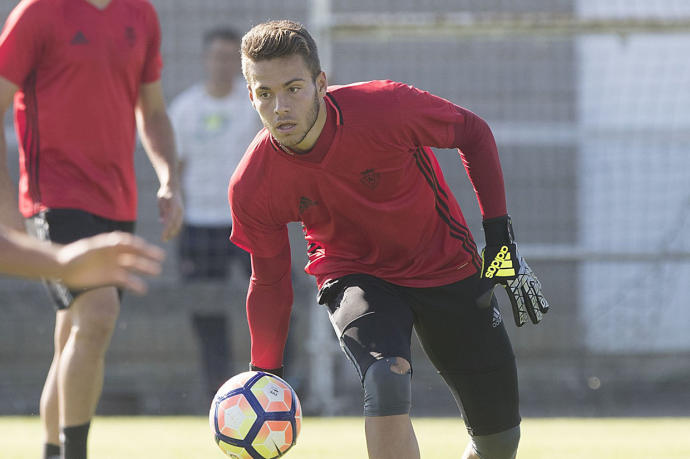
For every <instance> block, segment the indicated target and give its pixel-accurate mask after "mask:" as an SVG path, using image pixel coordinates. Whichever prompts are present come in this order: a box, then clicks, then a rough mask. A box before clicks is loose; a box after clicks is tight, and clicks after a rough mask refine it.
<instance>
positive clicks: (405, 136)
mask: <svg viewBox="0 0 690 459" xmlns="http://www.w3.org/2000/svg"><path fill="white" fill-rule="evenodd" d="M326 101H327V107H328V112H329V113H328V119H327V122H326V127H325V128H324V132H322V134H321V136H320V138H319V141H318V142H317V144H316V145H315V147H314V148H313V149H312V150H311V151H310V152H309V153H307V154H304V155H299V154H292V152H289V151H286V150H284V149H283V148H282V147H281V146H280V145H279V144H278V143H277V142H276V140H275V139H274V138H273V137H272V136H271V135H270V133H269V132H268V131H267V130H265V129H264V130H263V131H262V132H261V133H259V135H258V136H257V137H256V138H255V140H254V142H253V143H252V145H251V146H250V147H249V149H248V151H247V153H246V154H245V156H244V159H243V161H242V162H241V163H240V165H239V166H238V168H237V170H236V171H235V173H234V175H233V177H232V180H231V182H230V189H229V199H230V202H231V209H232V217H233V226H232V228H233V229H232V236H231V240H232V241H233V242H234V243H235V244H237V245H239V246H240V247H243V248H244V249H246V250H248V251H250V252H251V253H252V254H253V255H254V256H258V257H264V258H268V257H274V256H276V255H277V254H278V253H279V252H280V250H281V249H282V248H283V247H284V246H285V243H286V240H287V237H288V236H287V229H286V224H287V223H288V222H293V221H298V222H302V223H303V226H304V235H305V239H306V241H307V251H308V255H309V261H308V264H307V266H306V268H305V271H306V272H307V273H309V274H312V275H314V276H315V277H316V279H317V283H318V285H319V287H320V286H321V285H323V283H324V282H325V281H327V280H329V279H333V278H338V277H341V276H343V275H346V274H352V273H364V274H369V275H372V276H376V277H378V278H381V279H384V280H386V281H389V282H391V283H394V284H397V285H402V286H410V287H430V286H438V285H445V284H450V283H452V282H456V281H458V280H460V279H464V278H466V277H468V276H470V275H472V274H473V273H475V272H476V271H477V270H478V269H479V268H480V265H481V260H480V257H479V256H478V254H477V248H476V245H475V242H474V240H473V238H472V235H471V234H470V231H469V229H468V228H467V224H466V223H465V218H464V217H463V215H462V212H461V210H460V207H459V205H458V203H457V201H456V200H455V198H454V197H453V195H452V193H451V191H450V188H449V187H448V184H447V183H446V181H445V179H444V177H443V173H442V172H441V168H440V167H439V164H438V162H437V160H436V158H435V156H434V154H433V152H432V151H431V149H430V148H429V147H439V148H459V149H460V150H461V155H462V159H463V161H464V162H465V166H466V168H467V170H468V173H469V174H470V177H471V178H472V181H473V184H474V186H475V189H476V191H477V195H478V198H479V202H480V207H481V209H482V213H483V214H484V216H485V218H490V217H492V216H498V215H503V214H505V213H506V203H505V192H504V186H503V177H502V174H501V169H500V165H499V162H498V155H497V151H496V145H495V142H494V139H493V135H492V134H491V131H490V129H489V128H488V126H487V125H486V123H485V122H484V121H483V120H481V119H480V118H479V117H477V116H476V115H474V114H473V113H471V112H470V111H468V110H465V109H463V108H461V107H458V106H457V105H454V104H452V103H450V102H448V101H447V100H445V99H442V98H440V97H437V96H434V95H432V94H429V93H428V92H424V91H420V90H418V89H415V88H413V87H411V86H407V85H404V84H400V83H395V82H391V81H372V82H368V83H358V84H353V85H348V86H341V87H331V88H329V91H328V94H327V96H326Z"/></svg>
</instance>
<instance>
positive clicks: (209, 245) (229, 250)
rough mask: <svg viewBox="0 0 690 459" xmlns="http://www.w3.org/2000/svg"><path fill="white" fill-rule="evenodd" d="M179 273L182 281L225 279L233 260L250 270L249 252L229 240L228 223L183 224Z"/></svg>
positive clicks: (248, 271) (249, 271)
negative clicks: (208, 224)
mask: <svg viewBox="0 0 690 459" xmlns="http://www.w3.org/2000/svg"><path fill="white" fill-rule="evenodd" d="M178 250H179V252H178V255H179V269H180V275H181V276H182V278H183V279H185V280H198V279H225V277H226V276H227V274H228V268H229V267H230V265H231V263H232V261H233V260H239V261H240V263H241V264H242V267H243V269H244V270H245V271H246V272H247V275H250V274H251V272H252V266H251V260H250V258H249V254H248V253H247V252H245V251H244V250H242V249H240V248H239V247H237V246H236V245H235V244H233V243H232V242H230V226H229V225H227V226H196V225H190V224H188V223H185V224H184V225H183V226H182V230H181V231H180V239H179V245H178Z"/></svg>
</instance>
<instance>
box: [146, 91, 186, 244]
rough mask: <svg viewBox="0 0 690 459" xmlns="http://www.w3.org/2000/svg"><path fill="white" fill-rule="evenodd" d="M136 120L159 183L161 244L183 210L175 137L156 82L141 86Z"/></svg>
mask: <svg viewBox="0 0 690 459" xmlns="http://www.w3.org/2000/svg"><path fill="white" fill-rule="evenodd" d="M136 116H137V126H138V130H139V135H140V137H141V141H142V144H143V145H144V150H145V151H146V154H147V156H148V157H149V160H150V161H151V164H152V165H153V168H154V170H155V171H156V175H157V176H158V181H159V182H160V188H159V190H158V204H159V212H160V217H161V220H162V221H163V224H164V229H163V240H168V239H170V238H172V237H174V236H175V235H176V234H177V232H178V231H179V229H180V225H181V224H182V216H183V215H182V214H183V210H182V209H183V207H182V198H181V196H180V177H179V173H178V158H177V152H176V149H175V136H174V133H173V127H172V123H171V122H170V117H169V116H168V112H167V109H166V106H165V98H164V96H163V88H162V85H161V82H160V80H158V81H155V82H152V83H144V84H142V85H141V87H140V89H139V100H138V101H137V107H136Z"/></svg>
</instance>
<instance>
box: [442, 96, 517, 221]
mask: <svg viewBox="0 0 690 459" xmlns="http://www.w3.org/2000/svg"><path fill="white" fill-rule="evenodd" d="M458 110H459V111H460V112H461V113H462V115H463V122H462V123H460V124H457V125H456V126H455V142H454V143H455V145H454V146H455V147H456V148H458V149H459V151H460V156H461V157H462V162H463V164H464V165H465V170H466V171H467V175H468V177H469V179H470V181H471V182H472V186H473V187H474V191H475V194H476V195H477V201H478V203H479V208H480V210H481V213H482V217H483V218H484V219H487V218H494V217H499V216H501V215H505V214H507V213H508V211H507V208H506V196H505V184H504V181H503V171H502V169H501V163H500V160H499V156H498V148H497V147H496V141H495V139H494V135H493V133H492V132H491V128H490V127H489V125H488V124H487V122H486V121H484V120H483V119H482V118H480V117H479V116H477V115H475V114H474V113H472V112H471V111H469V110H466V109H463V108H461V107H458Z"/></svg>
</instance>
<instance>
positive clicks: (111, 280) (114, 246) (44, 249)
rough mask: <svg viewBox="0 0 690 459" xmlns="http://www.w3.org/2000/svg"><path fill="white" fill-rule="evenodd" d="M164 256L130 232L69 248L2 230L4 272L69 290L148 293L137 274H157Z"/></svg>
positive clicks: (101, 236) (0, 267)
mask: <svg viewBox="0 0 690 459" xmlns="http://www.w3.org/2000/svg"><path fill="white" fill-rule="evenodd" d="M163 258H164V252H163V251H162V250H161V249H160V248H158V247H156V246H153V245H150V244H148V243H146V241H144V240H143V239H141V238H139V237H137V236H134V235H132V234H128V233H120V232H115V233H105V234H99V235H97V236H92V237H89V238H85V239H81V240H79V241H76V242H73V243H71V244H67V245H57V244H53V243H50V242H48V241H40V240H38V239H34V238H32V237H30V236H28V235H26V234H23V233H20V232H18V231H15V230H13V229H11V228H6V227H3V226H0V273H2V274H8V275H12V276H18V277H25V278H29V279H39V278H48V279H59V280H61V281H62V282H64V283H65V284H67V285H69V286H70V287H76V288H89V287H98V286H103V285H117V286H119V287H123V288H127V289H130V290H133V291H135V292H137V293H144V292H146V284H145V282H144V281H143V280H142V279H141V277H139V276H138V274H146V275H158V274H159V273H160V271H161V264H160V263H161V261H162V260H163Z"/></svg>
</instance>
